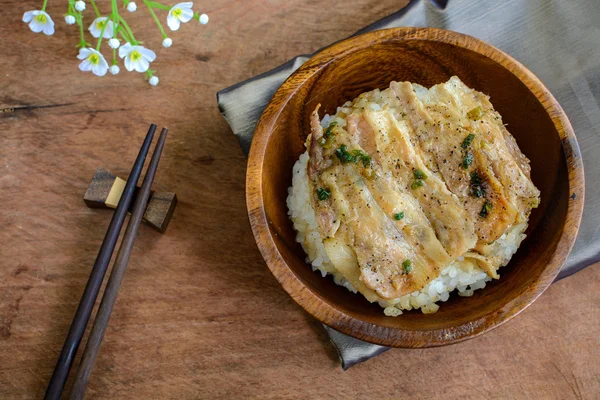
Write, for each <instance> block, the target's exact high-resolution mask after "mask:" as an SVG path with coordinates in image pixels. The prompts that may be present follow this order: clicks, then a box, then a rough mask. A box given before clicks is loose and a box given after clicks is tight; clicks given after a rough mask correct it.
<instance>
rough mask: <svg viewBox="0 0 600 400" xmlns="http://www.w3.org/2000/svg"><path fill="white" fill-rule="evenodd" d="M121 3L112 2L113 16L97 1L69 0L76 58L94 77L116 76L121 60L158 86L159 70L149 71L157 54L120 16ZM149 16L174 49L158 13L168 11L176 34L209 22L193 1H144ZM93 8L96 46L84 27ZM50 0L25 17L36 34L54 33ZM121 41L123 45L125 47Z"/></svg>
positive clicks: (127, 1) (131, 7) (126, 0)
mask: <svg viewBox="0 0 600 400" xmlns="http://www.w3.org/2000/svg"><path fill="white" fill-rule="evenodd" d="M117 1H118V0H110V14H108V15H103V14H102V13H101V12H100V9H99V8H98V5H97V4H96V0H87V2H86V1H84V0H67V12H66V13H65V14H64V17H65V23H66V24H67V25H77V26H78V28H79V42H78V43H77V48H79V54H78V55H77V58H78V59H79V60H81V62H80V64H79V69H80V70H81V71H84V72H87V71H91V72H92V73H93V74H94V75H97V76H104V75H106V73H107V72H108V71H110V73H111V74H113V75H117V74H118V73H119V72H120V67H119V58H120V59H121V60H122V62H123V65H124V66H125V69H127V71H130V72H131V71H137V72H139V73H142V74H144V77H145V78H146V79H147V80H148V82H149V83H150V85H152V86H156V85H157V84H158V82H159V78H158V76H156V75H155V74H156V70H153V69H150V65H151V63H152V62H154V61H155V60H156V53H154V51H152V50H150V49H149V48H147V47H145V46H143V42H142V41H139V40H137V39H136V37H135V35H134V34H133V30H132V29H131V27H130V26H129V24H128V23H127V21H126V20H125V18H124V17H123V16H122V15H121V14H120V13H119V7H118V4H117ZM122 1H123V4H122V6H123V8H125V9H126V10H127V11H129V12H136V11H137V4H136V3H135V2H134V1H131V0H122ZM142 2H143V3H144V5H145V6H146V9H147V10H148V13H149V14H150V16H151V17H152V19H153V20H154V22H155V24H156V26H157V27H158V30H159V32H160V34H161V36H162V45H163V46H164V47H167V48H168V47H171V46H172V45H173V40H172V39H171V38H170V37H169V35H167V32H166V31H165V28H164V26H163V23H162V22H161V19H160V18H159V16H158V15H157V13H156V12H157V11H166V12H167V15H166V23H167V27H168V28H169V29H170V30H171V31H177V30H179V28H180V27H181V24H185V23H187V22H189V21H191V20H192V19H195V20H197V21H198V22H199V23H200V24H202V25H205V24H207V23H208V15H206V14H200V13H198V12H194V11H193V6H194V3H193V2H183V3H177V4H175V5H173V6H169V5H165V4H162V3H159V2H157V1H153V0H142ZM88 3H89V5H91V9H92V10H93V12H94V15H95V19H94V20H93V21H92V23H91V24H90V25H89V26H88V28H87V30H88V32H89V33H90V34H91V36H92V37H93V38H94V39H97V42H96V46H93V45H92V44H91V43H89V42H87V41H86V38H85V28H84V22H83V18H84V15H83V13H84V11H86V10H88V12H89V8H88V7H87V6H88ZM47 5H48V0H43V3H42V8H41V9H40V10H31V11H27V12H26V13H25V14H23V22H25V23H27V24H28V25H29V28H30V29H31V30H32V31H33V32H35V33H39V32H43V33H44V34H45V35H53V34H54V21H53V19H52V17H50V15H49V14H48V13H47V12H46V6H47ZM121 41H123V42H124V43H123V44H122V43H121ZM104 43H106V44H107V45H108V47H109V48H110V50H111V53H112V59H111V63H110V66H109V63H108V62H107V61H106V58H105V57H104V55H103V54H102V52H101V49H102V45H103V44H104Z"/></svg>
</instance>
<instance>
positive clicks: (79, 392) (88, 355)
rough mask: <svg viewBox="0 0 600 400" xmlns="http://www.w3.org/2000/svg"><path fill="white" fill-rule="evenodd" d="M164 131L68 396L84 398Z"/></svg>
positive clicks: (160, 147) (144, 203) (164, 134)
mask: <svg viewBox="0 0 600 400" xmlns="http://www.w3.org/2000/svg"><path fill="white" fill-rule="evenodd" d="M167 131H168V130H167V129H166V128H163V130H162V132H161V133H160V137H159V139H158V143H157V144H156V148H155V149H154V154H152V159H151V161H150V165H149V166H148V171H147V172H146V176H145V177H144V183H143V184H142V188H141V189H140V192H139V194H138V197H137V199H136V201H135V205H134V207H133V213H132V214H131V219H130V220H129V224H128V225H127V229H126V230H125V234H124V236H123V241H122V242H121V247H119V253H118V254H117V259H116V261H115V264H114V266H113V269H112V271H111V273H110V277H109V278H108V284H107V285H106V289H105V290H104V294H103V295H102V301H101V302H100V308H99V309H98V313H97V314H96V319H95V320H94V325H93V327H92V331H91V332H90V336H89V338H88V341H87V344H86V346H85V350H84V352H83V357H82V359H81V364H80V365H79V369H78V370H77V375H76V376H75V383H74V384H73V388H72V389H71V395H70V399H83V395H84V394H85V390H86V388H87V384H88V381H89V379H90V374H91V373H92V369H93V367H94V362H95V361H96V357H97V356H98V351H99V350H100V346H101V344H102V339H103V338H104V333H105V331H106V327H107V325H108V320H109V319H110V314H111V313H112V310H113V307H114V305H115V301H116V299H117V294H118V292H119V288H120V287H121V282H122V281H123V275H124V274H125V270H126V269H127V263H128V262H129V257H130V256H131V250H132V249H133V244H134V242H135V239H136V237H137V231H138V228H139V226H140V222H141V221H142V217H143V215H144V211H145V210H146V204H147V203H148V198H149V197H150V189H151V188H152V181H153V180H154V175H156V170H157V168H158V162H159V160H160V155H161V153H162V150H163V147H164V144H165V139H166V137H167Z"/></svg>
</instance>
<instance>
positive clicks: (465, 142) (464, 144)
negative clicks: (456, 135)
mask: <svg viewBox="0 0 600 400" xmlns="http://www.w3.org/2000/svg"><path fill="white" fill-rule="evenodd" d="M474 138H475V135H473V134H472V133H469V134H468V135H467V137H466V138H465V140H463V142H462V144H461V145H460V147H462V148H463V149H466V148H467V147H469V146H470V145H471V143H472V142H473V139H474Z"/></svg>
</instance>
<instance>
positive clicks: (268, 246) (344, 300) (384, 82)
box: [246, 27, 584, 348]
mask: <svg viewBox="0 0 600 400" xmlns="http://www.w3.org/2000/svg"><path fill="white" fill-rule="evenodd" d="M454 75H456V76H458V77H459V78H460V79H461V80H462V81H463V82H464V83H465V84H466V85H467V86H469V87H471V88H474V89H475V90H479V91H481V92H483V93H485V94H487V95H489V96H490V98H491V100H492V101H493V104H494V108H495V110H497V111H498V112H499V113H500V114H501V115H502V122H503V123H505V124H507V125H508V126H509V128H510V132H511V134H512V135H513V136H514V138H515V139H516V141H517V143H518V145H519V147H520V149H521V150H522V151H523V152H524V154H525V155H526V156H527V157H528V158H529V160H531V171H532V174H531V178H532V180H533V182H534V184H535V185H536V187H537V188H538V189H539V190H540V191H541V193H542V194H541V198H542V202H541V205H540V207H538V208H536V209H535V210H533V211H532V213H531V216H530V218H529V220H528V223H529V227H528V229H527V231H526V233H527V235H528V236H529V238H528V239H527V240H525V241H524V242H523V243H522V245H521V246H520V248H519V251H518V252H517V253H516V255H515V256H514V257H513V258H512V259H511V262H510V263H509V264H508V265H507V266H506V267H504V268H502V270H501V271H500V274H501V279H500V280H497V281H494V282H492V283H490V284H488V285H487V287H486V289H485V290H481V291H476V292H475V294H474V295H473V296H471V297H469V298H468V299H465V298H460V297H459V296H452V297H451V299H450V301H448V302H446V303H444V305H443V306H442V307H440V309H439V311H437V312H436V313H433V314H423V313H421V312H417V311H413V312H405V313H404V314H403V315H401V316H398V317H395V318H390V317H387V316H385V315H384V314H383V312H382V310H381V307H380V306H378V305H377V304H376V303H370V302H368V301H366V300H364V299H363V298H362V296H360V295H359V296H356V295H354V294H352V293H350V292H349V291H348V290H346V289H345V288H343V287H340V286H338V285H335V283H334V282H333V280H332V279H322V277H321V276H320V275H319V274H315V273H313V272H312V271H311V270H310V269H309V268H306V261H305V260H306V254H305V253H304V251H303V250H302V247H301V246H300V245H299V244H298V243H297V242H296V232H295V231H294V229H293V226H292V225H293V224H292V223H291V221H290V220H289V215H288V208H287V206H286V198H287V196H288V187H290V186H291V184H292V169H293V166H294V162H295V161H296V160H297V159H298V157H300V155H301V154H302V153H304V152H305V151H306V147H305V141H306V136H307V135H308V132H310V126H309V122H308V121H309V119H310V116H311V115H312V113H313V112H314V110H315V107H319V105H322V107H323V110H322V111H321V112H320V115H321V116H322V115H324V114H330V115H331V114H334V113H335V110H336V107H337V106H338V105H341V104H344V103H345V102H346V101H347V100H348V99H353V98H355V97H356V96H358V95H359V94H360V93H364V92H366V91H370V90H373V88H378V89H381V90H383V89H385V88H387V87H389V82H390V81H397V82H403V81H408V82H416V83H419V84H421V85H423V86H426V87H430V86H432V85H434V84H436V83H441V82H446V81H447V80H448V79H450V78H451V77H452V76H454ZM515 99H519V101H515ZM408 112H409V113H410V111H408ZM436 132H437V131H436ZM441 134H442V135H443V134H444V131H441ZM436 135H437V133H436ZM436 138H437V136H436ZM375 158H376V157H374V159H375ZM466 176H468V175H466ZM459 180H460V178H459ZM246 188H247V190H246V193H247V194H246V199H247V205H248V215H249V217H250V225H251V226H252V229H253V233H254V236H255V238H256V240H257V244H258V247H259V249H260V251H261V253H262V254H263V257H264V259H265V261H266V263H267V265H268V267H269V268H270V269H271V271H272V272H273V275H275V277H276V278H277V280H278V281H279V282H280V283H281V285H282V286H283V288H284V289H285V290H286V291H287V292H288V293H290V295H291V296H292V297H293V298H294V299H295V300H296V301H297V302H298V303H299V304H300V305H301V306H302V307H304V309H305V310H307V311H308V312H309V313H310V314H311V315H313V316H314V317H316V318H317V319H319V320H320V321H321V322H323V323H325V324H327V325H328V326H330V327H332V328H334V329H337V330H339V331H341V332H343V333H345V334H347V335H351V336H354V337H356V338H359V339H363V340H366V341H369V342H372V343H376V344H380V345H386V346H393V347H402V348H421V347H432V346H440V345H446V344H450V343H456V342H459V341H463V340H466V339H470V338H473V337H475V336H478V335H481V334H483V333H485V332H487V331H489V330H491V329H494V328H495V327H497V326H499V325H500V324H502V323H504V322H506V321H508V320H509V319H511V318H512V317H514V316H515V315H517V314H518V313H519V312H521V311H522V310H523V309H524V308H525V307H527V306H528V305H529V304H531V303H532V302H533V301H534V300H535V299H536V298H537V297H538V296H539V295H540V294H541V293H543V291H544V290H545V289H546V288H547V287H549V286H550V285H551V284H552V282H553V281H554V279H555V278H556V276H557V275H558V273H559V271H560V269H561V267H562V265H563V263H564V261H565V260H566V258H567V256H568V254H569V251H570V250H571V247H572V246H573V243H574V242H575V238H576V235H577V231H578V229H579V224H580V221H581V214H582V211H583V200H584V176H583V162H582V160H581V154H580V153H579V147H578V145H577V142H576V139H575V134H574V132H573V128H572V127H571V124H570V122H569V120H568V118H567V116H566V115H565V113H564V111H563V110H562V109H561V107H560V105H559V104H558V102H557V101H556V99H554V97H553V96H552V94H551V93H550V92H549V91H548V90H547V89H546V88H545V87H544V85H543V84H542V83H541V82H540V81H539V80H538V79H537V78H536V77H535V75H533V74H532V73H531V72H530V71H528V70H527V69H526V68H525V67H524V66H523V65H521V64H520V63H519V62H517V61H516V60H514V59H512V58H511V57H510V56H508V55H507V54H505V53H503V52H501V51H500V50H498V49H496V48H494V47H492V46H491V45H489V44H487V43H485V42H483V41H481V40H478V39H475V38H473V37H471V36H467V35H462V34H459V33H456V32H451V31H448V30H441V29H432V28H414V27H404V28H396V29H386V30H380V31H375V32H369V33H366V34H363V35H360V36H356V37H353V38H350V39H348V40H344V41H342V42H339V43H336V44H335V45H333V46H331V47H328V48H327V49H325V50H323V51H321V52H319V53H318V54H317V55H315V56H314V57H312V58H311V59H310V60H308V61H307V62H306V63H305V64H304V65H302V66H301V67H300V68H298V70H297V71H296V72H294V74H293V75H292V76H291V77H290V78H289V79H288V80H286V81H285V82H284V83H283V85H282V86H281V87H280V88H279V90H278V91H277V92H276V93H275V94H274V95H273V98H272V100H271V102H270V103H269V104H268V106H267V108H266V109H265V112H264V113H263V115H262V117H261V119H260V121H259V122H258V125H257V127H256V131H255V135H254V139H253V143H252V148H251V150H250V155H249V158H248V173H247V178H246ZM342 220H343V218H342Z"/></svg>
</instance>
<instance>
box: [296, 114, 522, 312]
mask: <svg viewBox="0 0 600 400" xmlns="http://www.w3.org/2000/svg"><path fill="white" fill-rule="evenodd" d="M345 106H346V104H345ZM334 118H335V117H331V116H328V115H327V116H325V117H324V118H323V121H322V124H323V125H324V126H327V125H329V123H330V122H331V121H332V120H333V119H334ZM336 120H338V123H339V124H342V123H343V124H344V125H345V120H343V119H341V118H336ZM342 126H343V125H342ZM308 160H309V155H308V152H305V153H304V154H302V155H301V156H300V158H299V159H298V161H297V162H296V164H295V165H294V169H293V178H292V186H291V187H290V188H289V189H288V198H287V206H288V210H289V211H288V214H289V216H290V218H291V219H292V221H293V223H294V228H295V229H296V231H297V233H298V234H297V236H296V241H298V242H299V243H300V244H301V245H302V248H303V249H304V251H305V252H306V254H307V260H306V261H307V263H309V264H310V265H312V269H313V271H315V272H317V271H318V272H319V273H321V275H322V276H323V277H325V276H326V275H331V276H332V277H333V280H334V282H335V283H336V284H338V285H341V286H344V287H345V288H347V289H348V290H350V291H351V292H354V293H356V292H357V290H356V289H355V288H354V287H353V286H352V284H351V283H350V282H348V281H347V280H346V279H345V278H344V277H343V276H342V274H341V273H340V272H338V271H337V269H336V268H335V266H334V265H333V264H332V263H331V261H330V260H329V258H328V257H327V253H326V252H325V247H324V245H323V240H322V239H321V235H320V234H319V230H318V226H317V219H316V215H315V210H314V209H313V207H312V205H311V202H310V197H309V193H310V187H309V181H308V175H307V173H306V167H307V164H308ZM526 227H527V223H526V222H524V223H521V224H518V225H515V226H513V227H512V228H510V230H509V231H507V232H506V233H504V235H502V236H501V237H500V238H499V239H498V240H496V241H495V242H494V244H493V245H492V246H491V254H490V255H491V256H494V255H495V256H499V257H500V258H501V259H502V260H503V262H502V265H503V266H504V265H506V264H507V263H508V261H509V260H510V258H511V257H512V256H513V254H514V253H515V252H516V251H517V249H518V247H519V245H520V243H521V241H522V240H523V239H524V238H525V234H524V233H523V232H524V231H525V228H526ZM491 280H492V278H491V277H489V276H488V275H487V274H486V273H485V272H484V271H483V270H481V269H480V268H479V267H478V266H477V264H476V263H475V261H474V260H472V259H468V258H464V257H458V258H457V259H456V260H455V261H454V262H453V263H451V264H450V265H448V266H447V267H446V268H445V269H444V270H443V271H442V272H441V274H440V276H438V277H437V278H436V279H434V280H432V281H431V282H429V283H428V284H427V285H426V286H425V287H424V288H423V289H422V290H420V291H416V292H413V293H411V294H407V295H405V296H401V297H398V298H395V299H392V300H386V299H382V298H380V297H378V296H375V298H373V296H370V301H377V302H378V303H379V305H380V306H381V307H383V308H384V313H385V315H388V316H398V315H400V314H402V311H403V310H412V309H420V310H421V311H422V312H423V313H425V314H429V313H434V312H436V311H437V310H438V309H439V305H438V304H436V303H438V302H440V301H441V302H443V301H447V300H448V298H449V297H450V293H451V292H453V291H454V290H456V291H457V292H458V295H459V296H464V297H468V296H472V295H473V292H474V291H475V290H478V289H483V288H485V286H486V284H487V282H489V281H491ZM367 298H368V299H369V297H367Z"/></svg>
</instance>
